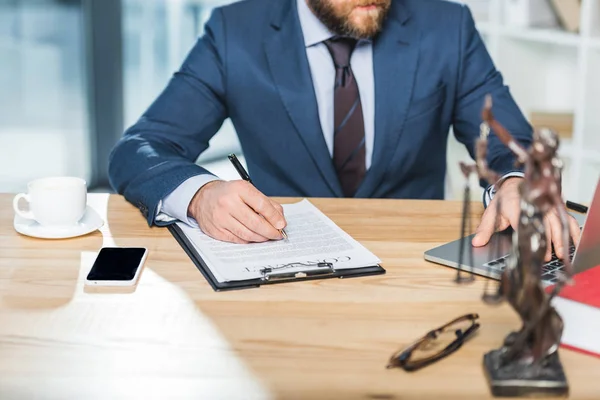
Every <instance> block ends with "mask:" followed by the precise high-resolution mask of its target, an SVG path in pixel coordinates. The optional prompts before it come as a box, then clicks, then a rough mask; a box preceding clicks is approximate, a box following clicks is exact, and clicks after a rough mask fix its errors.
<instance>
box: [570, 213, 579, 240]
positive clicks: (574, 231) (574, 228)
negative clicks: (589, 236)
mask: <svg viewBox="0 0 600 400" xmlns="http://www.w3.org/2000/svg"><path fill="white" fill-rule="evenodd" d="M569 232H570V233H571V238H572V239H573V244H574V245H575V246H577V245H578V244H579V239H580V237H581V229H579V223H578V222H577V220H576V219H575V218H573V216H572V215H569Z"/></svg>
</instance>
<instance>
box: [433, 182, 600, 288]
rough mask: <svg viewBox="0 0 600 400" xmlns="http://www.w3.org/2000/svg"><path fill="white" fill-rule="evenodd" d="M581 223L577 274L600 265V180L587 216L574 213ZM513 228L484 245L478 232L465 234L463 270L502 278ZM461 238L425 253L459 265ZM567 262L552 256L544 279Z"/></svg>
mask: <svg viewBox="0 0 600 400" xmlns="http://www.w3.org/2000/svg"><path fill="white" fill-rule="evenodd" d="M571 215H573V217H575V219H576V220H577V222H578V223H579V226H580V228H582V231H581V238H580V240H579V244H578V246H577V248H575V246H573V245H571V247H570V249H569V254H570V256H571V260H572V263H573V271H572V272H573V275H575V274H577V273H580V272H583V271H585V270H588V269H590V268H594V267H596V266H598V265H600V180H599V181H598V183H597V184H596V190H595V193H594V197H593V199H592V202H591V204H590V207H589V209H588V212H587V216H586V215H583V214H578V213H572V214H571ZM512 234H513V230H512V229H511V228H509V229H507V230H506V231H503V232H498V233H495V234H494V235H492V238H491V240H490V241H489V242H488V244H487V245H485V246H483V247H473V246H472V245H471V240H472V238H473V236H474V235H469V236H466V237H465V240H464V244H463V249H462V252H463V254H462V270H464V271H465V272H471V271H472V272H473V273H474V274H477V275H481V276H485V277H488V278H492V279H496V280H498V279H500V276H501V274H502V270H503V269H504V267H505V266H506V263H507V260H508V258H509V257H510V256H511V254H512ZM460 245H461V239H457V240H455V241H452V242H449V243H446V244H443V245H441V246H438V247H435V248H432V249H429V250H427V251H426V252H425V253H424V257H425V260H427V261H430V262H433V263H436V264H441V265H445V266H448V267H451V268H455V269H456V268H458V264H459V250H460ZM469 247H471V248H472V250H473V263H471V259H470V254H469V251H470V249H469ZM563 268H564V265H563V263H562V261H561V260H559V259H558V258H557V257H556V255H555V254H554V253H553V254H552V260H550V261H549V262H547V263H545V264H544V265H543V266H542V283H543V284H544V285H546V286H548V285H552V284H555V283H556V282H557V272H559V271H561V270H562V269H563Z"/></svg>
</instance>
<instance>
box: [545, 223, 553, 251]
mask: <svg viewBox="0 0 600 400" xmlns="http://www.w3.org/2000/svg"><path fill="white" fill-rule="evenodd" d="M544 229H545V231H546V243H547V244H548V245H547V246H546V254H545V255H544V261H550V260H551V259H552V226H551V225H550V217H549V216H546V217H545V218H544Z"/></svg>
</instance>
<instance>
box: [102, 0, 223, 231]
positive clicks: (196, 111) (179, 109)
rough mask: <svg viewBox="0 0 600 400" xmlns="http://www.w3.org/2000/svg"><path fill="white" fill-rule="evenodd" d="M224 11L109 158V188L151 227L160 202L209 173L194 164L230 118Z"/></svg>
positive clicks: (210, 23) (218, 12)
mask: <svg viewBox="0 0 600 400" xmlns="http://www.w3.org/2000/svg"><path fill="white" fill-rule="evenodd" d="M221 13H222V12H221V10H220V9H218V8H217V9H215V11H213V14H212V15H211V18H210V19H209V21H208V22H207V24H206V26H205V33H204V35H203V36H202V37H200V38H199V39H198V41H197V42H196V44H195V46H194V47H193V48H192V50H191V51H190V53H189V54H188V56H187V58H186V59H185V61H184V62H183V64H182V66H181V68H180V69H179V71H177V72H176V73H175V74H174V75H173V77H172V78H171V80H170V81H169V83H168V84H167V86H166V88H165V89H164V90H163V92H162V93H161V94H160V95H159V96H158V98H157V99H156V100H155V101H154V102H153V103H152V104H151V106H150V107H149V108H148V109H147V110H146V112H145V113H144V114H143V115H142V116H141V118H140V119H139V120H138V121H137V122H136V123H135V124H134V125H133V126H131V127H130V128H129V129H127V130H126V131H125V133H124V135H123V137H122V138H121V139H120V141H119V142H118V143H117V144H116V146H115V147H114V149H113V150H112V152H111V154H110V160H109V178H110V183H111V185H112V186H113V188H114V189H115V190H116V191H117V192H118V193H119V194H122V195H124V196H125V198H126V199H127V200H128V201H129V202H131V203H132V204H134V205H135V206H137V207H138V208H139V209H140V211H141V212H142V214H143V215H144V216H145V217H146V218H147V221H148V225H152V224H153V223H154V222H155V217H156V214H157V208H158V205H159V202H160V201H161V200H162V199H164V198H165V197H166V196H167V195H168V194H170V193H171V192H172V191H173V190H174V189H175V188H177V187H178V186H179V185H180V184H181V183H183V182H184V181H186V180H187V179H189V178H190V177H193V176H197V175H202V174H208V171H206V170H205V169H203V168H201V167H200V166H198V165H197V164H196V163H195V161H196V159H197V158H198V156H199V155H200V153H202V152H203V151H204V150H206V149H207V148H208V142H209V140H210V139H211V138H212V137H213V136H214V134H215V133H216V132H217V131H218V130H219V128H220V127H221V125H222V124H223V121H224V120H225V119H226V118H227V109H226V104H225V96H226V93H225V83H224V82H225V71H224V63H223V54H224V52H225V38H224V31H225V28H224V21H223V19H222V17H221Z"/></svg>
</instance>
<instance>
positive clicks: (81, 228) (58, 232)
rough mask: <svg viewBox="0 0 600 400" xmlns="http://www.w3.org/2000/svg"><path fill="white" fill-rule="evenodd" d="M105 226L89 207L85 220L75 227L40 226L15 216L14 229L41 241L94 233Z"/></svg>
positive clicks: (35, 222)
mask: <svg viewBox="0 0 600 400" xmlns="http://www.w3.org/2000/svg"><path fill="white" fill-rule="evenodd" d="M102 225H104V221H103V220H102V218H101V217H100V215H98V213H97V212H96V210H94V209H93V208H92V207H90V206H87V207H86V210H85V214H83V218H81V220H79V222H78V223H77V224H75V225H73V226H66V227H47V226H42V225H40V224H39V223H38V222H37V221H34V220H32V219H27V218H23V217H20V216H19V215H15V220H14V227H15V230H16V231H17V232H19V233H20V234H23V235H27V236H32V237H36V238H40V239H66V238H72V237H77V236H82V235H87V234H88V233H91V232H94V231H95V230H96V229H99V228H101V227H102Z"/></svg>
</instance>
